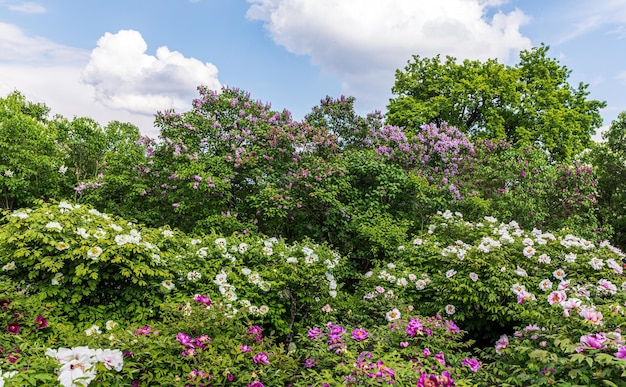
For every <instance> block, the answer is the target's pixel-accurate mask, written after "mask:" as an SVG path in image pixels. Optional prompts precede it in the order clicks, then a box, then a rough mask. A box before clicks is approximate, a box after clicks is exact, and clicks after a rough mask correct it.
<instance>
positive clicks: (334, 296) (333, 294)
mask: <svg viewBox="0 0 626 387" xmlns="http://www.w3.org/2000/svg"><path fill="white" fill-rule="evenodd" d="M328 295H329V296H331V297H332V298H336V297H337V291H336V290H329V291H328Z"/></svg>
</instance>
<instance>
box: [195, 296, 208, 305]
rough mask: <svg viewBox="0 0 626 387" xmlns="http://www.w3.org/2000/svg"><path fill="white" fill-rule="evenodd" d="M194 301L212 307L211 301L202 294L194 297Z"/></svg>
mask: <svg viewBox="0 0 626 387" xmlns="http://www.w3.org/2000/svg"><path fill="white" fill-rule="evenodd" d="M193 299H194V301H196V302H199V303H201V304H205V305H206V306H211V303H212V302H211V299H210V298H209V297H207V296H205V295H202V294H196V295H195V296H193Z"/></svg>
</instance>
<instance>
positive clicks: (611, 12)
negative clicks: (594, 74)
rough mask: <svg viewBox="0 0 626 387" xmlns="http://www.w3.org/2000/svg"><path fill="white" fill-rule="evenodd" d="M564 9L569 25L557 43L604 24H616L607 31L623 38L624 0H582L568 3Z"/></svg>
mask: <svg viewBox="0 0 626 387" xmlns="http://www.w3.org/2000/svg"><path fill="white" fill-rule="evenodd" d="M568 5H569V7H568V10H567V11H565V14H566V18H568V19H569V21H570V24H571V27H570V28H568V30H567V31H566V32H565V33H563V34H562V36H561V37H560V38H559V39H558V40H557V44H560V43H564V42H567V41H570V40H572V39H575V38H577V37H579V36H583V35H586V34H588V33H591V32H594V31H596V30H598V29H600V28H602V27H604V26H607V25H610V26H616V27H614V28H613V29H612V30H610V31H608V33H609V34H617V36H618V38H623V37H624V35H623V29H624V25H626V0H582V1H578V2H577V3H574V4H568Z"/></svg>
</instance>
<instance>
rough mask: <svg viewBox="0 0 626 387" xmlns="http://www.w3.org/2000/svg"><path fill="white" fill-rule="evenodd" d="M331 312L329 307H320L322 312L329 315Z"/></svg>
mask: <svg viewBox="0 0 626 387" xmlns="http://www.w3.org/2000/svg"><path fill="white" fill-rule="evenodd" d="M331 310H332V309H331V308H330V305H328V304H326V305H324V306H322V312H326V313H330V311H331Z"/></svg>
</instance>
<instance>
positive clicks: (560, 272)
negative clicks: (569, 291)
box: [552, 269, 567, 280]
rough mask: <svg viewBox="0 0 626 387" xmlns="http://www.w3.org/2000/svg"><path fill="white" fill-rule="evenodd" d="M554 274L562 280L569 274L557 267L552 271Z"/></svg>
mask: <svg viewBox="0 0 626 387" xmlns="http://www.w3.org/2000/svg"><path fill="white" fill-rule="evenodd" d="M552 275H553V276H554V278H556V279H558V280H562V279H564V278H565V276H566V275H567V274H566V273H565V271H564V270H563V269H556V270H555V271H553V272H552Z"/></svg>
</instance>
